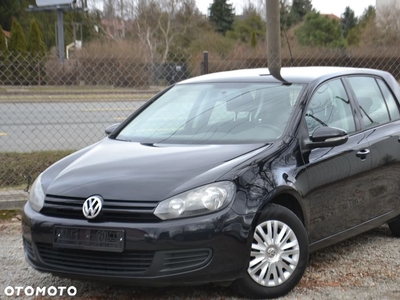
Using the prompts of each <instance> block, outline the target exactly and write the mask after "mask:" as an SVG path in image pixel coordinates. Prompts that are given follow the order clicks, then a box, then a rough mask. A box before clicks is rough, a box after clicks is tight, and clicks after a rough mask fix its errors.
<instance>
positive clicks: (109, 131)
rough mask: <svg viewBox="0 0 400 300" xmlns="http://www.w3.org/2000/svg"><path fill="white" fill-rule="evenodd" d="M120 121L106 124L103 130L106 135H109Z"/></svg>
mask: <svg viewBox="0 0 400 300" xmlns="http://www.w3.org/2000/svg"><path fill="white" fill-rule="evenodd" d="M120 124H121V123H115V124H112V125H110V126H108V127H107V128H106V130H105V133H106V135H110V134H111V133H112V132H113V131H114V130H115V129H117V127H118V126H119V125H120Z"/></svg>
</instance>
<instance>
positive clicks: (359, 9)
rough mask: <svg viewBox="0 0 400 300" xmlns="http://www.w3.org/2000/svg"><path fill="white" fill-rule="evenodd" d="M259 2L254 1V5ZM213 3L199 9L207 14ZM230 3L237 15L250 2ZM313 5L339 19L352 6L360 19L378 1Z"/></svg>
mask: <svg viewBox="0 0 400 300" xmlns="http://www.w3.org/2000/svg"><path fill="white" fill-rule="evenodd" d="M257 1H258V0H254V3H257ZM264 1H265V0H264ZM212 2H213V1H212V0H196V3H197V7H198V8H199V9H200V11H201V12H202V13H204V14H207V9H208V7H209V6H210V4H211V3H212ZM228 2H229V3H231V4H233V6H234V7H235V8H236V13H241V11H242V7H243V5H245V4H246V3H248V0H230V1H228ZM311 3H312V5H313V7H314V8H315V9H316V10H317V11H319V12H320V13H321V14H335V15H337V16H338V17H340V15H341V14H342V13H343V12H344V10H345V8H346V6H350V8H351V9H352V10H354V12H355V15H356V16H357V17H358V16H360V15H361V14H362V13H363V12H364V9H365V8H367V7H368V6H369V5H373V6H375V4H376V0H333V1H332V0H312V1H311Z"/></svg>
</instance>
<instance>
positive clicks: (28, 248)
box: [23, 239, 35, 260]
mask: <svg viewBox="0 0 400 300" xmlns="http://www.w3.org/2000/svg"><path fill="white" fill-rule="evenodd" d="M23 244H24V250H25V253H26V255H27V256H28V258H29V259H30V260H34V258H35V254H34V252H33V247H32V243H31V242H29V241H27V240H26V239H24V240H23Z"/></svg>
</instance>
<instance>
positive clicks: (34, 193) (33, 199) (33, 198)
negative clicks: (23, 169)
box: [28, 174, 45, 212]
mask: <svg viewBox="0 0 400 300" xmlns="http://www.w3.org/2000/svg"><path fill="white" fill-rule="evenodd" d="M44 196H45V195H44V192H43V188H42V174H40V175H39V176H38V177H37V178H36V180H35V181H34V182H33V184H32V187H31V190H30V192H29V198H28V200H29V204H30V206H31V207H32V209H33V210H35V211H37V212H39V211H40V210H41V209H42V207H43V204H44Z"/></svg>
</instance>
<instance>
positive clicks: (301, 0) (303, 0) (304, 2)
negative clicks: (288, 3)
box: [290, 0, 313, 25]
mask: <svg viewBox="0 0 400 300" xmlns="http://www.w3.org/2000/svg"><path fill="white" fill-rule="evenodd" d="M311 11H313V7H312V4H311V0H293V1H292V7H291V9H290V22H291V24H292V25H294V24H297V23H299V22H301V21H303V20H304V17H305V16H306V14H308V13H309V12H311Z"/></svg>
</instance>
